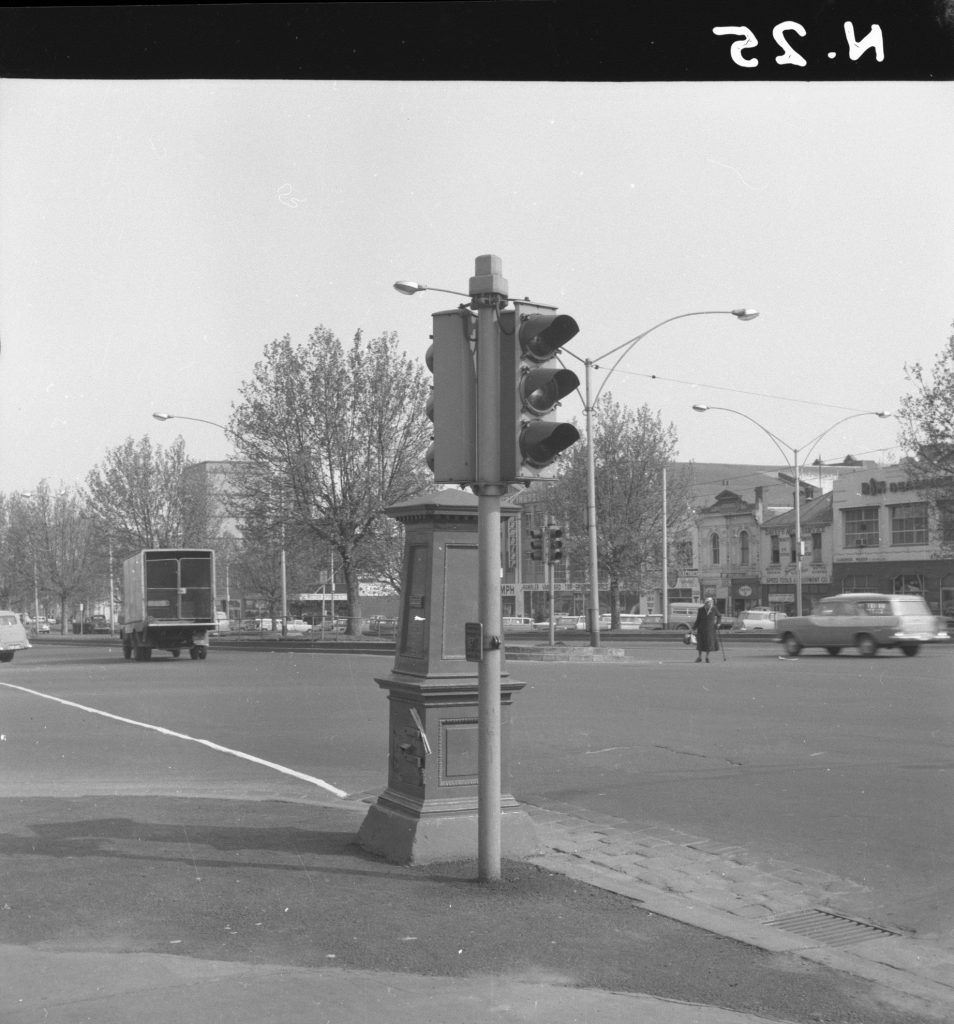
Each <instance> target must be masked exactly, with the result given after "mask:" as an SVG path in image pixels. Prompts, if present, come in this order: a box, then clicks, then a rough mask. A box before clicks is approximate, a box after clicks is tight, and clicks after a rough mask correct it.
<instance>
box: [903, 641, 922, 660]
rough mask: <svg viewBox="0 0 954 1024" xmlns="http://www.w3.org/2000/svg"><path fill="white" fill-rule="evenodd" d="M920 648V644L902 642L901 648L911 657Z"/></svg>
mask: <svg viewBox="0 0 954 1024" xmlns="http://www.w3.org/2000/svg"><path fill="white" fill-rule="evenodd" d="M920 649H921V645H920V644H902V645H901V650H902V651H904V653H905V655H907V657H909V658H913V657H914V656H915V654H917V653H918V651H919V650H920Z"/></svg>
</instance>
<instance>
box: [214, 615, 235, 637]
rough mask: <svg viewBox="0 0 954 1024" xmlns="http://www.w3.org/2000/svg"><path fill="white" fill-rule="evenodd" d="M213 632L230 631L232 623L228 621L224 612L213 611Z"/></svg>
mask: <svg viewBox="0 0 954 1024" xmlns="http://www.w3.org/2000/svg"><path fill="white" fill-rule="evenodd" d="M215 632H216V633H219V634H222V633H231V632H232V623H231V622H229V617H228V615H226V614H225V612H216V613H215Z"/></svg>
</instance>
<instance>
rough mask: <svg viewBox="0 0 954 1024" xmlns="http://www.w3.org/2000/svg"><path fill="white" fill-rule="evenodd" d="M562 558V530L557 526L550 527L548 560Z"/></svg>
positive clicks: (560, 559) (557, 560) (552, 560)
mask: <svg viewBox="0 0 954 1024" xmlns="http://www.w3.org/2000/svg"><path fill="white" fill-rule="evenodd" d="M562 560H563V531H562V530H561V529H559V527H556V526H551V527H550V561H551V562H560V561H562Z"/></svg>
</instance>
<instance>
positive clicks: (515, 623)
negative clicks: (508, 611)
mask: <svg viewBox="0 0 954 1024" xmlns="http://www.w3.org/2000/svg"><path fill="white" fill-rule="evenodd" d="M503 628H504V631H505V632H507V633H525V632H526V631H527V630H528V629H532V628H533V619H531V618H530V616H529V615H505V616H504V617H503Z"/></svg>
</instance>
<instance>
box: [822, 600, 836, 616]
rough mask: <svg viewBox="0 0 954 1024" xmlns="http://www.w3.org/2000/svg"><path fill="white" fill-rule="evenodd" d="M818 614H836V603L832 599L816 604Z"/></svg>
mask: <svg viewBox="0 0 954 1024" xmlns="http://www.w3.org/2000/svg"><path fill="white" fill-rule="evenodd" d="M818 614H819V615H837V614H838V605H837V604H836V603H835V602H834V601H832V602H830V603H829V604H822V605H819V606H818Z"/></svg>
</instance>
